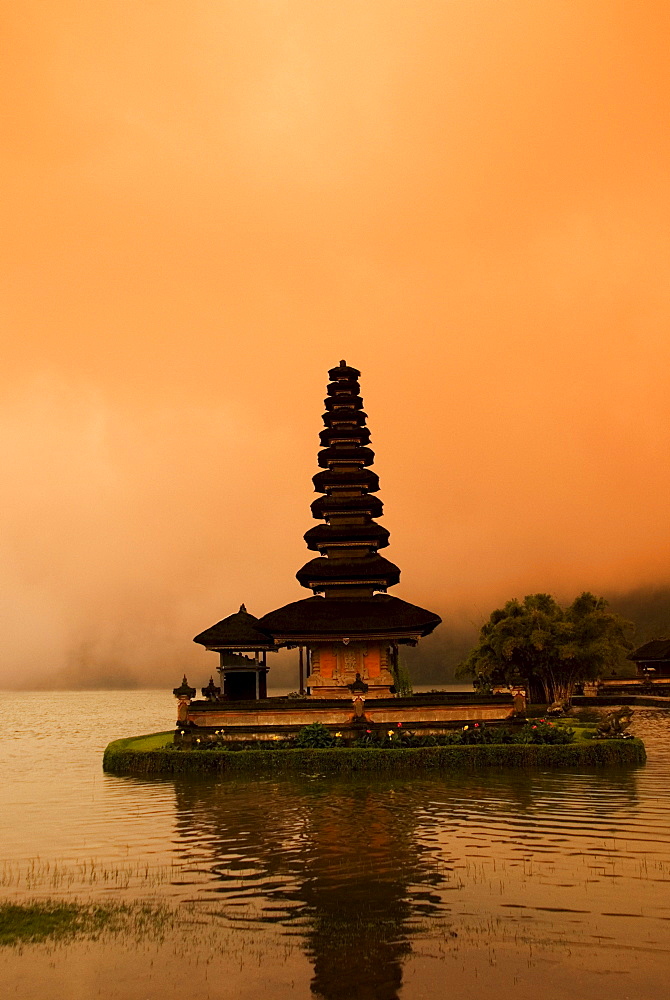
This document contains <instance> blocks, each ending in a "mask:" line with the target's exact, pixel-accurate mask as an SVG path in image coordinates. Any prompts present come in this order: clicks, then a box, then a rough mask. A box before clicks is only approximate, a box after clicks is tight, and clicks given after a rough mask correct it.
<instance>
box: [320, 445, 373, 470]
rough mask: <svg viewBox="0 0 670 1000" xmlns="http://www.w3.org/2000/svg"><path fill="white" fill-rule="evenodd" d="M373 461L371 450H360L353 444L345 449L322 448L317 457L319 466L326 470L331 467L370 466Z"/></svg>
mask: <svg viewBox="0 0 670 1000" xmlns="http://www.w3.org/2000/svg"><path fill="white" fill-rule="evenodd" d="M374 460H375V453H374V451H373V450H372V448H360V447H357V446H356V445H355V444H353V445H349V446H348V447H346V448H343V447H338V448H335V447H333V448H324V449H323V451H320V452H319V456H318V462H319V465H320V466H321V467H322V468H326V469H329V468H330V469H332V467H333V465H372V463H373V462H374ZM333 471H334V470H333Z"/></svg>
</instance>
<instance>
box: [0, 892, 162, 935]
mask: <svg viewBox="0 0 670 1000" xmlns="http://www.w3.org/2000/svg"><path fill="white" fill-rule="evenodd" d="M174 921H175V914H174V911H172V910H171V909H170V908H169V907H166V906H160V905H156V904H153V903H78V902H76V901H68V902H61V901H59V900H50V899H47V900H41V901H31V902H26V903H9V902H5V903H0V947H2V946H3V945H4V946H12V945H14V946H15V945H23V944H38V943H40V942H46V941H50V942H55V941H64V940H71V939H72V938H75V937H87V938H98V937H100V936H101V935H102V934H103V933H111V934H124V933H131V934H132V935H133V936H134V937H136V938H138V937H162V936H163V935H164V933H165V931H167V930H169V929H171V928H172V926H173V924H174Z"/></svg>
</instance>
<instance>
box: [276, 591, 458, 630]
mask: <svg viewBox="0 0 670 1000" xmlns="http://www.w3.org/2000/svg"><path fill="white" fill-rule="evenodd" d="M441 620H442V619H441V618H440V617H439V615H436V614H435V613H434V612H433V611H427V610H426V609H425V608H419V607H417V605H415V604H408V603H407V601H401V600H400V598H398V597H391V595H390V594H375V595H374V597H359V598H356V599H351V600H350V599H348V598H327V597H307V598H306V599H305V600H303V601H294V602H293V603H292V604H287V605H285V607H283V608H278V609H277V611H271V612H270V613H269V614H267V615H265V616H264V617H263V618H261V620H260V624H261V625H262V627H263V628H264V629H266V630H267V631H268V632H271V633H272V635H273V636H274V638H275V642H281V641H282V640H283V641H290V640H296V641H297V640H303V641H308V640H310V639H312V640H313V639H316V638H323V639H326V640H327V639H340V640H341V639H366V638H367V639H378V638H381V639H385V638H388V639H389V640H390V639H394V638H402V637H403V636H408V637H409V636H415V637H419V636H424V635H429V633H430V632H432V631H433V629H434V628H436V627H437V626H438V625H439V624H440V622H441Z"/></svg>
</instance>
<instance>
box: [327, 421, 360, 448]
mask: <svg viewBox="0 0 670 1000" xmlns="http://www.w3.org/2000/svg"><path fill="white" fill-rule="evenodd" d="M319 441H320V442H321V444H322V446H323V447H324V448H327V447H328V446H329V445H332V444H334V443H336V442H337V441H343V442H345V441H346V443H347V444H350V445H354V446H355V445H359V446H360V445H365V444H369V443H370V431H369V430H368V428H367V427H356V425H355V424H342V425H338V424H336V425H335V426H334V427H326V428H324V430H322V431H321V432H320V434H319Z"/></svg>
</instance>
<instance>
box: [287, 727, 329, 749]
mask: <svg viewBox="0 0 670 1000" xmlns="http://www.w3.org/2000/svg"><path fill="white" fill-rule="evenodd" d="M334 745H335V738H334V737H333V736H332V735H331V733H330V731H329V730H328V729H326V727H325V726H324V725H323V723H322V722H313V723H312V724H311V725H310V726H303V727H302V729H300V730H298V733H297V735H296V737H295V741H294V746H296V747H297V748H298V749H299V750H323V749H326V748H328V747H332V746H334Z"/></svg>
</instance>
